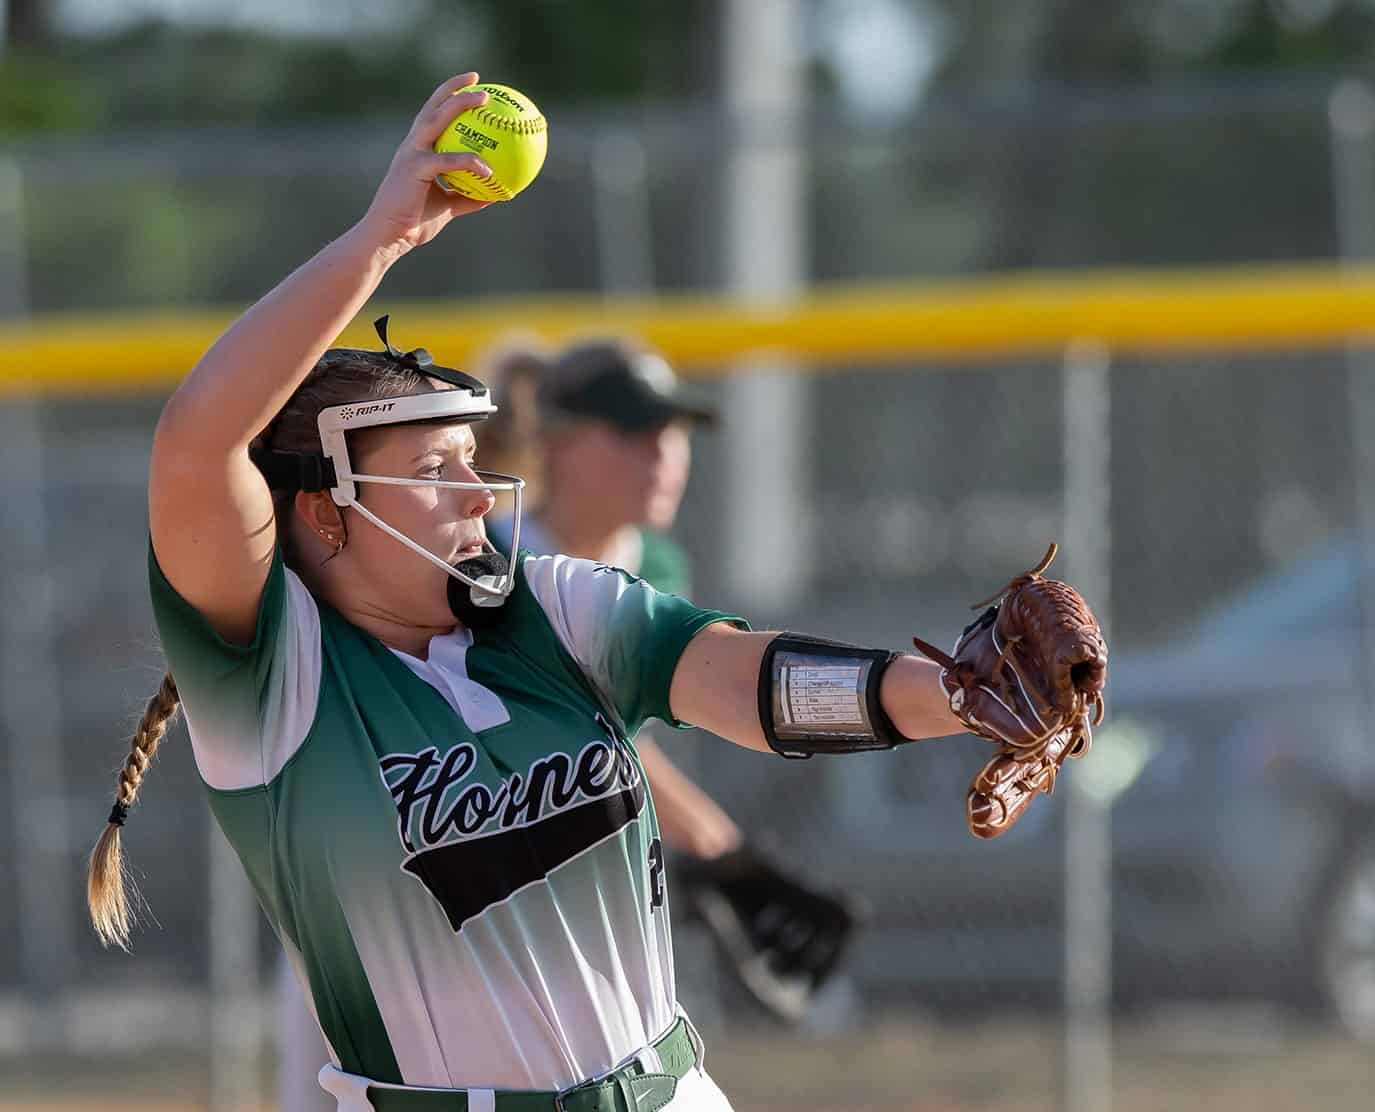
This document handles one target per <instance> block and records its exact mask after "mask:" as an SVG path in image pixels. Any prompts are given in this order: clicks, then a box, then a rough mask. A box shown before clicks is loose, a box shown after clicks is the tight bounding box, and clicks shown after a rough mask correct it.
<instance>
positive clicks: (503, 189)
mask: <svg viewBox="0 0 1375 1112" xmlns="http://www.w3.org/2000/svg"><path fill="white" fill-rule="evenodd" d="M471 89H480V90H481V91H482V92H484V93H486V94H487V103H486V104H484V105H483V106H482V107H481V108H469V109H468V111H466V112H464V113H463V114H462V115H460V116H458V117H456V118H455V119H454V120H453V122H452V123H450V124H449V126H448V127H446V128H445V129H444V133H443V134H442V135H440V137H439V138H438V139H436V140H435V141H434V149H435V150H436V151H437V152H439V153H440V154H448V153H450V152H452V151H472V152H473V153H474V154H476V155H478V156H480V157H481V158H482V160H483V161H484V162H485V163H487V165H488V166H490V167H491V168H492V176H491V177H487V178H480V177H478V176H477V175H476V174H469V173H464V172H454V173H448V174H441V175H440V184H441V185H442V186H443V187H444V188H446V189H448V190H450V191H451V192H455V193H461V194H463V196H465V197H471V198H473V199H474V200H477V201H509V200H510V199H511V198H512V197H514V196H515V195H516V194H517V193H519V192H520V191H521V190H522V189H524V188H525V187H526V186H527V185H529V184H530V183H531V182H532V181H534V180H535V176H536V175H537V174H538V173H539V172H540V167H541V166H543V165H544V154H545V151H546V149H547V147H548V131H549V129H548V125H547V124H546V123H545V122H544V115H543V114H542V113H541V112H540V110H539V109H538V108H536V107H535V102H534V101H532V100H531V99H530V98H529V97H527V96H526V95H525V94H524V93H520V92H517V91H516V90H515V89H511V88H508V87H507V86H505V85H491V84H487V83H483V84H481V85H469V86H468V88H467V89H460V90H459V92H465V93H466V92H468V91H469V90H471Z"/></svg>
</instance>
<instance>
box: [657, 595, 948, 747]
mask: <svg viewBox="0 0 1375 1112" xmlns="http://www.w3.org/2000/svg"><path fill="white" fill-rule="evenodd" d="M778 636H779V635H778V634H777V633H750V632H746V631H744V630H741V629H737V628H736V627H734V626H732V625H730V624H728V623H725V622H716V623H713V624H712V625H709V626H707V627H706V628H705V629H703V630H702V631H701V632H700V633H698V634H697V635H696V636H695V637H693V639H692V640H691V641H690V642H688V646H687V648H686V649H684V650H683V654H682V656H681V657H679V659H678V664H677V667H676V668H675V669H674V672H673V683H672V685H671V687H670V689H669V705H670V706H671V707H672V710H673V716H674V717H675V718H677V719H679V720H680V721H682V722H690V723H691V724H692V725H694V726H700V727H702V728H703V729H704V730H710V731H711V732H712V733H714V734H719V735H720V736H721V737H723V738H726V739H727V740H728V741H733V742H735V743H736V744H737V745H743V746H745V747H746V748H749V749H757V750H759V751H760V752H761V753H769V752H772V751H773V750H772V747H771V746H770V745H769V742H768V740H767V739H766V737H765V736H764V730H763V727H762V725H761V723H760V721H759V682H760V676H759V672H760V666H761V665H762V663H763V661H764V654H765V652H766V651H767V650H768V647H769V643H770V642H771V641H773V640H774V638H775V637H778ZM879 702H880V704H881V705H882V707H883V710H884V711H885V712H886V713H887V715H888V718H889V719H890V720H891V722H892V724H893V728H894V729H896V730H897V732H898V733H900V734H901V735H902V736H903V737H904V738H907V739H909V740H913V741H915V740H918V739H920V738H932V737H945V736H947V735H949V734H960V733H964V732H965V730H966V728H965V726H964V724H963V723H962V722H961V721H960V720H959V719H958V718H956V717H955V715H954V714H953V713H951V710H950V696H949V695H948V694H947V692H946V690H945V688H944V687H943V686H942V684H941V681H940V666H939V665H937V664H935V663H934V662H932V661H929V660H923V659H922V658H921V657H917V656H911V655H902V656H898V657H896V658H895V659H894V660H893V661H892V662H891V663H890V664H888V666H887V668H886V669H885V670H884V672H883V675H882V679H881V682H880V687H879Z"/></svg>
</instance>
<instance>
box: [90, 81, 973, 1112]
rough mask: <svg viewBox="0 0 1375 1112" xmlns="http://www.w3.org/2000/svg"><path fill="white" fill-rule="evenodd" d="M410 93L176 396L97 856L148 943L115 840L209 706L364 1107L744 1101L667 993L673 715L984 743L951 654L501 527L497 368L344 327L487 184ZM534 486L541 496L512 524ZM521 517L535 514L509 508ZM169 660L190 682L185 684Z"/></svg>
mask: <svg viewBox="0 0 1375 1112" xmlns="http://www.w3.org/2000/svg"><path fill="white" fill-rule="evenodd" d="M476 81H477V75H476V74H474V73H465V74H461V75H459V76H457V77H455V78H452V79H451V80H449V81H448V82H445V84H444V85H442V86H440V88H439V89H437V90H436V91H435V93H434V94H433V96H432V97H431V98H430V100H429V101H428V102H427V103H426V104H425V105H424V107H423V108H422V109H421V111H420V113H419V115H418V116H417V117H416V120H415V122H414V124H413V125H412V127H411V130H410V131H409V133H408V134H407V136H406V138H405V140H404V141H403V142H402V144H401V146H400V147H399V148H398V150H397V152H396V154H395V156H394V158H393V160H392V163H391V165H390V167H389V169H388V171H387V174H386V176H385V178H384V179H383V181H382V183H381V185H380V186H379V188H378V190H377V192H376V194H375V196H374V198H373V201H372V203H371V205H370V206H369V208H368V210H367V212H366V213H365V214H364V215H363V217H362V218H361V219H360V220H359V221H358V223H356V224H355V225H353V227H351V228H350V229H348V230H347V231H345V232H344V233H343V234H342V235H341V236H340V237H339V238H338V239H336V240H334V241H333V242H332V243H330V244H328V245H327V246H326V247H324V248H323V249H322V250H321V251H320V252H319V253H318V254H317V255H315V256H314V258H312V259H310V260H309V261H307V262H306V263H304V264H303V265H302V266H301V267H299V268H298V269H297V270H296V271H295V272H294V273H292V274H291V275H290V276H289V277H287V278H286V279H285V280H283V281H282V282H281V283H280V284H279V285H278V286H277V287H276V288H275V289H273V290H272V291H271V292H269V293H268V294H266V295H265V296H264V297H263V298H261V299H260V300H259V301H258V302H257V303H256V304H255V305H254V306H253V307H252V308H250V309H249V310H248V311H247V312H246V313H245V314H244V315H243V316H242V317H240V318H239V319H238V320H237V321H236V322H235V323H234V324H233V325H232V326H231V327H230V328H229V329H228V331H226V332H225V333H224V334H223V335H222V336H221V337H220V338H219V339H218V340H217V341H216V342H215V344H214V345H213V346H212V347H211V348H210V350H209V351H208V352H207V353H206V354H205V355H204V356H203V357H202V358H201V360H200V361H199V362H198V363H197V365H196V367H195V368H194V369H193V370H192V372H191V373H190V375H189V376H188V377H187V379H186V380H185V381H184V382H183V383H182V384H181V385H180V386H179V387H178V389H177V390H176V392H175V393H174V394H173V396H172V398H171V399H170V400H169V402H168V403H167V406H166V407H165V409H164V410H163V413H162V416H161V419H160V420H159V422H158V428H157V432H156V434H155V436H154V441H153V449H152V458H151V462H150V473H149V523H150V533H151V537H150V552H149V579H150V588H151V594H152V601H153V612H154V617H155V620H156V622H157V625H158V629H159V632H160V634H161V638H162V645H163V648H164V651H165V653H166V655H167V658H168V664H169V667H170V672H169V674H168V676H167V677H165V678H164V680H163V683H162V684H161V686H160V688H159V690H158V692H157V693H156V694H155V695H154V696H153V698H152V699H151V700H150V701H149V704H148V707H147V709H146V711H145V713H144V716H143V718H142V720H141V721H140V722H139V725H138V728H137V729H136V731H135V733H134V736H133V739H132V742H131V746H130V752H129V755H128V757H127V759H126V761H125V764H124V767H123V768H122V770H121V773H120V776H119V779H118V783H117V788H116V795H115V802H114V805H113V807H112V808H111V811H110V815H109V818H108V821H107V825H106V828H105V830H104V832H103V833H102V835H101V837H100V840H99V841H98V843H97V845H96V847H95V849H94V850H93V852H92V855H91V866H90V872H89V876H88V903H89V906H90V910H91V916H92V921H93V923H94V924H95V927H96V929H97V931H98V933H99V934H100V936H101V937H102V939H104V940H105V941H106V942H114V943H117V944H121V945H123V944H127V942H128V939H129V931H130V927H131V917H130V903H129V900H128V898H127V896H126V892H125V887H124V884H125V873H124V870H123V861H122V855H121V850H120V831H121V829H122V827H123V825H124V823H125V821H126V820H127V819H128V817H129V812H130V809H131V807H132V806H133V804H134V803H135V800H136V798H137V796H138V794H139V791H140V788H141V787H142V782H143V778H144V775H145V773H146V772H147V769H148V765H149V762H150V760H151V759H152V757H153V755H154V754H155V752H156V749H157V747H158V745H159V743H160V742H161V740H162V738H163V736H164V735H165V732H166V730H167V727H168V724H169V723H170V721H171V719H172V717H173V716H174V715H175V713H176V711H177V709H178V707H179V705H180V703H181V702H182V701H184V702H185V705H186V709H187V717H188V721H189V725H190V734H191V741H192V747H193V750H194V755H195V758H196V763H197V768H198V770H199V772H200V775H201V777H202V779H203V780H204V781H205V783H206V787H207V790H208V796H209V801H210V806H211V809H212V812H213V814H214V815H215V818H216V821H217V822H218V823H219V825H220V828H221V829H222V830H223V832H224V834H225V836H226V837H227V839H228V841H229V843H230V844H231V845H232V846H233V847H234V849H235V851H236V853H237V854H238V856H239V858H240V860H241V862H242V863H243V865H244V868H245V870H246V872H247V874H248V876H249V878H250V880H251V881H252V883H253V885H254V887H255V890H256V892H257V895H258V898H259V901H260V903H261V905H262V907H263V909H264V912H265V913H266V915H267V917H268V920H269V921H270V922H271V924H272V926H273V928H274V930H275V931H276V932H277V934H278V937H279V938H280V940H281V942H282V944H283V946H284V948H285V949H286V950H287V952H288V954H289V956H290V958H291V961H292V964H293V966H294V967H295V968H296V969H297V971H298V974H299V975H300V977H301V978H302V980H303V982H304V983H305V984H306V985H307V986H308V990H309V995H310V999H311V1002H312V1005H313V1009H314V1012H315V1014H316V1016H317V1018H318V1021H319V1023H320V1025H321V1028H322V1031H323V1033H324V1035H325V1038H326V1040H327V1042H328V1044H329V1047H330V1052H331V1054H330V1056H331V1065H330V1066H328V1067H326V1068H325V1069H324V1070H322V1071H321V1083H322V1084H323V1085H324V1086H325V1087H326V1088H328V1089H329V1091H330V1092H332V1093H333V1094H334V1095H335V1097H336V1099H337V1100H338V1103H339V1107H340V1108H341V1109H343V1110H345V1112H364V1110H366V1109H369V1108H373V1109H377V1110H379V1112H389V1110H392V1109H403V1108H404V1109H407V1110H423V1109H427V1108H433V1109H435V1110H436V1112H442V1110H446V1109H448V1110H452V1109H462V1108H467V1109H470V1110H478V1109H482V1110H485V1112H514V1110H517V1109H518V1110H520V1112H594V1110H595V1112H602V1110H605V1112H637V1110H638V1112H644V1110H649V1109H671V1110H673V1112H685V1110H688V1109H693V1110H703V1112H708V1110H721V1109H728V1108H729V1104H728V1103H727V1101H726V1099H725V1097H724V1096H722V1095H721V1093H720V1091H719V1090H718V1089H717V1088H716V1086H715V1085H714V1084H713V1083H712V1081H711V1079H710V1078H709V1077H708V1076H707V1074H706V1073H705V1072H704V1071H703V1068H702V1063H703V1056H702V1047H701V1043H700V1040H699V1039H698V1038H697V1037H696V1036H695V1032H694V1031H693V1029H692V1027H691V1024H690V1023H689V1022H688V1021H687V1019H686V1017H685V1016H684V1015H683V1014H682V1013H681V1011H680V1010H679V1009H678V1007H677V993H676V986H675V984H674V973H673V959H672V943H671V934H670V930H669V924H668V916H667V914H666V908H665V902H666V895H667V890H666V884H665V877H664V868H663V848H662V842H661V839H660V834H659V827H658V820H657V818H656V816H655V811H654V805H653V801H652V800H651V799H650V798H649V797H648V794H647V792H646V790H645V784H644V775H643V769H642V767H641V765H640V762H639V758H638V756H637V754H636V752H635V749H634V746H633V745H632V744H631V743H630V739H631V738H633V737H634V736H635V734H636V733H637V732H638V731H639V728H640V727H641V726H642V725H643V723H644V722H645V721H646V720H647V719H649V718H659V719H661V720H663V721H665V722H667V723H668V724H670V725H680V724H685V723H692V724H694V725H697V726H700V727H702V728H704V729H706V730H709V731H711V732H712V733H715V734H717V735H719V736H721V737H723V738H726V739H729V740H731V741H734V742H735V743H737V744H739V745H742V746H744V747H747V748H752V749H755V750H757V751H759V752H762V753H771V752H772V753H779V754H783V755H787V756H805V755H810V754H813V753H833V754H840V753H854V752H862V751H867V750H873V749H881V748H889V747H892V746H894V745H897V744H899V743H901V742H903V741H909V740H914V739H918V738H927V737H939V736H945V735H948V734H953V733H960V732H963V727H962V725H961V723H960V720H959V719H958V718H957V717H956V716H955V715H954V713H952V711H951V709H950V702H949V697H948V696H947V694H946V691H945V689H944V687H943V686H942V683H941V680H940V671H939V668H938V667H937V666H936V665H934V664H932V663H930V662H928V661H925V660H922V659H920V658H917V657H915V656H912V655H905V654H898V653H892V652H889V651H887V650H880V649H866V648H862V647H859V646H850V645H837V644H835V643H832V642H826V641H823V640H820V639H816V638H812V637H808V636H806V635H803V634H778V633H752V632H750V631H749V630H748V628H747V627H746V625H745V623H744V621H743V619H740V618H737V617H735V616H732V615H729V614H724V613H721V612H718V611H710V610H703V609H700V608H697V607H695V606H693V605H692V604H691V603H689V602H687V601H686V600H684V599H681V598H679V597H677V596H674V595H668V594H663V593H660V592H658V591H655V590H654V589H653V588H652V587H651V586H649V585H648V584H647V583H645V582H643V581H642V580H640V579H637V578H635V577H633V576H630V575H627V574H626V573H624V572H622V571H619V570H617V569H615V568H612V567H608V566H605V565H599V564H595V563H593V562H591V561H586V560H578V559H573V558H569V557H564V556H543V557H541V556H536V555H533V554H529V553H527V552H518V553H516V554H515V555H514V559H512V560H510V561H507V560H506V559H504V558H503V557H502V556H501V555H500V554H499V553H496V552H495V551H494V550H493V549H492V548H491V546H490V545H489V544H488V543H487V539H486V532H485V526H484V518H485V517H486V515H487V514H488V513H489V512H490V511H491V509H492V507H493V505H494V503H495V501H496V495H498V494H501V495H503V496H510V497H513V498H515V499H517V500H518V499H519V497H520V489H521V483H520V481H519V480H517V479H512V478H509V477H506V476H498V475H492V474H489V473H485V472H484V473H481V474H480V473H479V472H478V471H476V470H475V468H476V442H475V437H474V426H475V425H479V426H480V423H481V422H482V421H483V420H484V419H485V418H487V417H488V416H490V415H491V414H492V413H493V412H495V407H494V405H493V402H492V399H491V396H490V395H489V393H488V391H487V389H486V388H485V387H484V386H483V385H482V384H481V383H480V382H479V381H477V380H476V379H473V378H472V377H471V376H469V375H466V374H464V373H463V372H461V371H456V370H453V369H450V368H446V367H442V366H439V365H438V364H436V363H435V362H434V361H433V359H432V358H431V357H430V355H429V353H428V352H426V351H424V350H423V349H420V348H416V349H412V350H410V351H404V352H403V351H401V350H398V349H397V348H396V347H395V346H394V345H393V344H392V343H391V342H390V340H389V339H388V335H387V328H386V320H385V318H383V319H382V320H380V321H378V331H379V334H380V336H381V340H382V344H383V347H382V350H380V351H372V350H361V349H343V348H329V346H328V345H329V344H330V343H331V342H332V341H333V339H334V337H336V336H337V335H338V334H339V333H340V332H341V331H342V330H343V328H344V327H345V326H346V325H347V324H348V323H349V321H351V320H352V319H353V318H354V316H355V315H356V314H357V313H358V312H359V311H360V310H361V309H362V308H363V306H364V305H365V304H366V302H367V300H368V299H369V297H371V295H372V294H373V293H374V291H375V290H376V289H377V288H378V286H379V285H380V283H381V281H382V279H383V278H384V276H385V275H386V273H387V271H388V270H389V269H390V267H391V266H392V265H393V264H395V263H396V262H397V261H398V260H399V259H401V258H402V257H404V256H405V255H406V254H407V253H409V252H410V251H412V250H415V249H416V248H418V247H421V246H423V245H424V244H426V243H428V242H429V241H430V240H432V239H433V238H434V237H435V236H437V235H438V234H439V233H440V232H441V231H442V230H443V229H444V228H445V227H446V226H447V225H448V224H449V223H450V222H451V221H452V220H453V219H454V218H455V217H457V216H461V215H464V214H467V213H471V212H474V211H476V210H478V209H480V208H482V207H484V206H483V205H481V204H479V203H475V202H471V201H467V200H464V199H456V198H453V197H451V196H449V195H446V194H445V193H443V192H442V191H441V190H439V189H438V188H436V187H435V185H434V181H435V178H436V177H437V176H438V175H439V174H441V173H446V172H447V173H454V172H460V173H472V174H476V175H478V176H486V175H487V174H489V173H490V172H491V171H490V167H488V166H487V165H485V164H484V163H483V162H482V161H481V159H479V158H477V157H476V156H474V155H470V154H446V155H436V154H435V153H433V144H434V140H435V138H436V137H437V136H438V135H439V134H440V132H441V131H442V130H443V129H444V128H445V127H446V126H447V125H448V124H449V123H450V121H452V120H453V118H454V117H456V116H457V115H459V114H460V113H461V112H463V111H465V110H467V109H468V108H471V107H475V106H477V105H479V104H482V103H484V102H485V100H486V94H485V93H481V92H472V93H463V92H460V90H462V89H464V88H465V87H466V86H468V85H472V84H474V83H476ZM518 513H519V508H518V507H517V514H518ZM518 527H519V526H518V519H517V530H518ZM173 677H175V679H174V678H173Z"/></svg>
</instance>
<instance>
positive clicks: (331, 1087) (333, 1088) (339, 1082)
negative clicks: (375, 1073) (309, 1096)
mask: <svg viewBox="0 0 1375 1112" xmlns="http://www.w3.org/2000/svg"><path fill="white" fill-rule="evenodd" d="M318 1080H319V1082H320V1088H322V1089H324V1091H325V1092H327V1093H328V1094H329V1095H330V1096H332V1097H333V1098H334V1099H335V1100H337V1101H338V1102H339V1112H373V1107H372V1101H370V1100H369V1099H368V1085H369V1084H371V1082H370V1081H369V1080H368V1079H367V1078H366V1077H359V1076H358V1075H357V1074H356V1073H345V1072H344V1071H343V1070H341V1069H340V1068H339V1067H338V1066H335V1065H329V1064H326V1065H325V1066H323V1067H321V1069H320V1073H319V1075H318Z"/></svg>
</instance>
